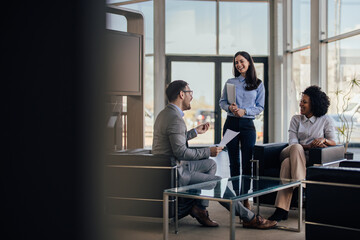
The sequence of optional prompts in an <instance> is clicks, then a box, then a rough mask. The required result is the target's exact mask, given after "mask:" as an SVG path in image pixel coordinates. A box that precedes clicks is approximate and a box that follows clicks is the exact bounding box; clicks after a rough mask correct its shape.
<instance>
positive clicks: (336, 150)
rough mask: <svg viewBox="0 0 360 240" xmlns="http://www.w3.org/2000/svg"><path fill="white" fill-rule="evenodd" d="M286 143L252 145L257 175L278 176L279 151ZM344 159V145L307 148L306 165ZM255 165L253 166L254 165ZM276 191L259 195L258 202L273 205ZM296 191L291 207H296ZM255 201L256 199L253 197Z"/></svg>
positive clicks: (338, 161) (334, 164)
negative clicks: (257, 169) (257, 168)
mask: <svg viewBox="0 0 360 240" xmlns="http://www.w3.org/2000/svg"><path fill="white" fill-rule="evenodd" d="M287 146H288V143H266V144H258V145H255V147H254V160H259V175H260V176H269V177H279V176H280V153H281V151H282V150H283V149H284V148H285V147H287ZM343 160H344V146H343V145H336V146H332V147H327V148H313V149H310V150H309V162H308V164H307V167H309V166H314V165H315V166H316V165H333V166H338V164H339V163H340V162H341V161H343ZM254 167H255V166H254ZM275 198H276V193H272V194H267V195H264V196H261V197H259V201H260V204H265V205H274V203H275ZM297 200H298V191H297V190H294V194H293V198H292V202H291V207H297V206H298V204H297ZM254 201H255V202H256V201H257V200H256V199H254Z"/></svg>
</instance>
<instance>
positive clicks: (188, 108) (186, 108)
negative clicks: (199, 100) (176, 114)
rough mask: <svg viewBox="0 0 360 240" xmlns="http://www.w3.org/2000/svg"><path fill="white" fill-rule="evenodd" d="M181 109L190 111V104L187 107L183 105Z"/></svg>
mask: <svg viewBox="0 0 360 240" xmlns="http://www.w3.org/2000/svg"><path fill="white" fill-rule="evenodd" d="M183 109H184V110H190V109H191V105H190V103H189V104H188V105H186V104H183Z"/></svg>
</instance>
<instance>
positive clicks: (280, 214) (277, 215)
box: [268, 207, 289, 222]
mask: <svg viewBox="0 0 360 240" xmlns="http://www.w3.org/2000/svg"><path fill="white" fill-rule="evenodd" d="M288 215H289V212H288V211H286V210H284V209H282V208H278V207H277V208H276V210H275V212H274V214H273V215H271V216H270V217H269V218H268V219H269V220H271V221H277V222H280V221H281V220H287V219H288Z"/></svg>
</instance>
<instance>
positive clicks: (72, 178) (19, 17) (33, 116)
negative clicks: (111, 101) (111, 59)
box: [0, 0, 105, 240]
mask: <svg viewBox="0 0 360 240" xmlns="http://www.w3.org/2000/svg"><path fill="white" fill-rule="evenodd" d="M104 4H105V3H104V2H103V1H96V0H86V1H85V0H73V1H65V2H51V1H50V2H49V1H8V2H6V3H4V5H3V6H2V9H3V14H2V16H1V17H2V20H1V24H2V28H1V30H0V31H1V35H2V44H1V52H2V54H1V55H2V63H3V64H2V67H3V70H2V71H1V75H2V76H1V79H2V80H1V85H2V87H1V94H0V95H1V102H2V104H1V105H2V106H3V108H2V113H1V115H2V119H4V120H5V121H4V122H3V124H2V130H1V132H2V133H1V136H2V140H3V141H2V142H4V143H3V144H2V148H3V149H2V151H1V167H0V169H1V173H0V177H1V183H0V184H1V189H2V191H1V198H2V205H1V218H2V220H3V221H2V229H3V230H2V231H1V235H4V236H2V237H1V238H2V239H61V240H63V239H101V237H100V236H101V235H102V227H101V224H102V221H101V211H100V206H101V201H100V199H101V187H100V186H101V167H100V166H101V153H102V146H101V145H100V144H101V140H102V136H101V135H102V134H101V132H102V131H101V129H100V126H101V125H102V121H101V119H100V118H99V116H101V109H102V108H101V106H100V104H99V103H102V102H103V101H102V96H101V89H102V85H101V75H102V66H101V64H102V63H103V59H102V56H101V53H102V50H101V48H102V36H103V33H102V31H103V28H104V25H105V14H104ZM4 110H5V111H4Z"/></svg>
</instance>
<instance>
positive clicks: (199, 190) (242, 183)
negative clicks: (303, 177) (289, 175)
mask: <svg viewBox="0 0 360 240" xmlns="http://www.w3.org/2000/svg"><path fill="white" fill-rule="evenodd" d="M300 183H301V181H300V180H292V179H280V178H271V177H251V176H246V175H242V176H236V177H232V178H223V179H220V180H215V181H209V182H204V183H199V184H193V185H188V186H183V187H178V188H171V189H167V190H165V192H166V193H170V194H171V193H174V194H177V195H186V196H198V197H206V198H216V199H229V200H236V199H240V198H242V199H246V198H247V197H255V196H258V195H262V194H266V193H267V192H269V193H270V192H273V191H275V190H280V189H282V188H286V186H287V187H290V186H296V185H299V184H300Z"/></svg>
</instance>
